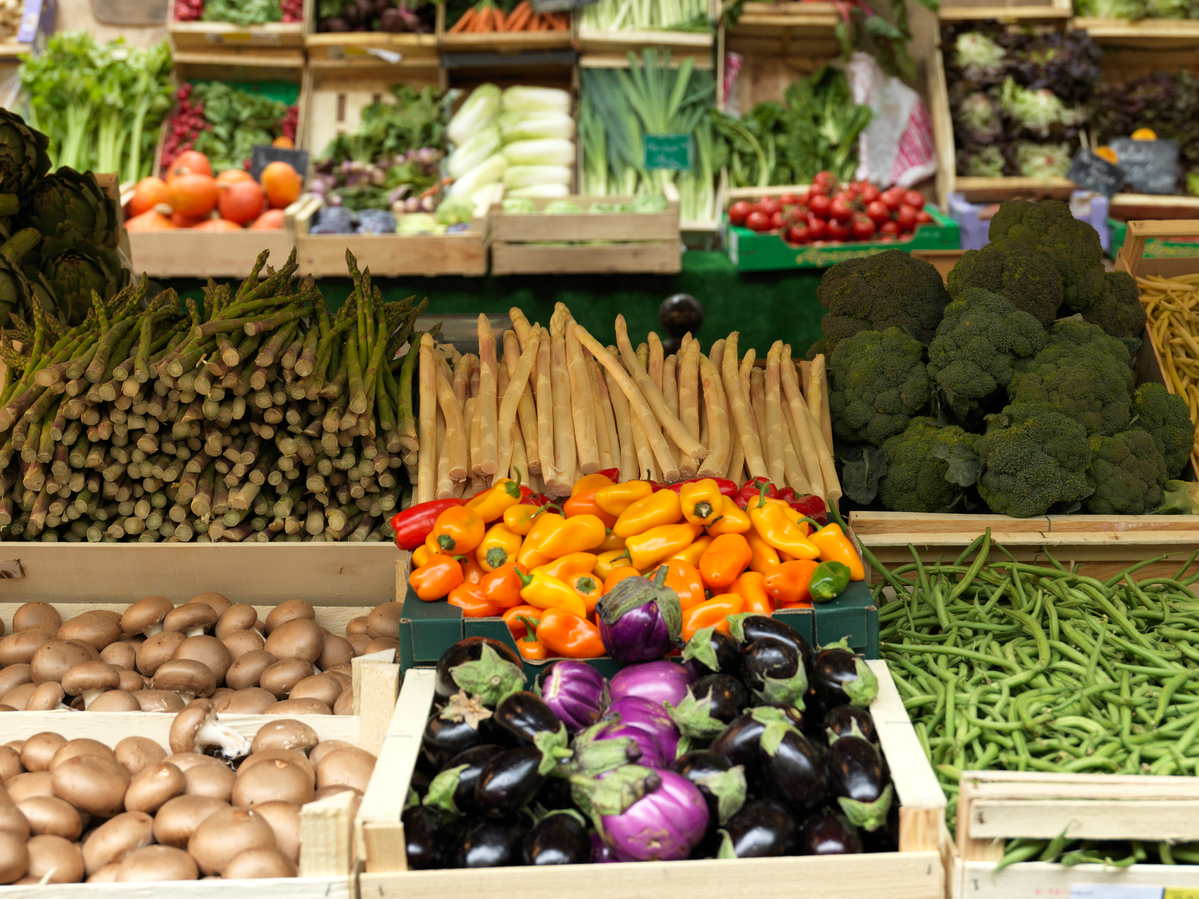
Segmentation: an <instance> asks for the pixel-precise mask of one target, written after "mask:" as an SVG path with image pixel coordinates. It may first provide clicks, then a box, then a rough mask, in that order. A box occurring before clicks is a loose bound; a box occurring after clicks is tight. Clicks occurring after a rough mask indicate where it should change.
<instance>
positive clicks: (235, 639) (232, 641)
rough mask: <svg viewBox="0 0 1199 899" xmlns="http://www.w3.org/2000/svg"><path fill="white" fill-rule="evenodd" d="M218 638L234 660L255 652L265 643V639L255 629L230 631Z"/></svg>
mask: <svg viewBox="0 0 1199 899" xmlns="http://www.w3.org/2000/svg"><path fill="white" fill-rule="evenodd" d="M220 639H221V642H222V643H223V644H225V648H226V649H227V650H229V655H231V656H233V659H234V661H236V660H237V659H240V658H241V657H242V656H244V655H246V654H248V653H251V652H257V651H259V650H261V649H262V647H264V646H265V645H266V640H264V639H263V637H262V634H260V633H258V631H256V630H246V631H230V632H229V633H227V634H225V635H224V636H223V637H221V638H220Z"/></svg>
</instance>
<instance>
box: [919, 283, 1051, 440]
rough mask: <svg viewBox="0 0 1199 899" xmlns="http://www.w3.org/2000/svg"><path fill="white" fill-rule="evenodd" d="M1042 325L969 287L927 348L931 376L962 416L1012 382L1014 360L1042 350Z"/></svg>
mask: <svg viewBox="0 0 1199 899" xmlns="http://www.w3.org/2000/svg"><path fill="white" fill-rule="evenodd" d="M1048 342H1049V337H1048V336H1047V335H1046V333H1045V329H1044V328H1043V327H1041V323H1040V322H1038V321H1037V320H1036V319H1035V318H1033V317H1032V316H1031V315H1030V314H1029V313H1027V312H1024V311H1022V310H1020V309H1017V308H1016V307H1015V306H1014V305H1013V304H1012V303H1011V302H1010V301H1009V300H1007V299H1006V298H1004V297H1001V296H999V295H998V294H994V293H991V292H989V291H986V290H983V289H982V288H981V287H970V288H967V289H965V290H961V291H959V292H958V294H957V299H955V300H954V301H953V302H952V303H950V304H949V305H948V306H947V307H946V308H945V318H943V319H942V320H941V325H940V327H938V328H937V336H936V337H934V338H933V342H932V344H931V345H930V346H929V348H928V376H929V377H930V378H931V379H932V380H933V382H934V383H935V384H936V386H937V387H938V388H939V389H940V390H941V392H942V394H943V395H944V396H945V400H946V402H947V403H948V404H949V407H950V408H951V409H953V411H954V414H955V415H957V416H958V417H959V418H963V419H964V418H966V417H967V416H969V415H970V413H972V412H973V411H974V410H975V409H977V408H979V406H981V405H983V404H984V403H985V401H986V399H987V398H988V397H989V396H991V395H992V394H993V393H995V391H997V390H1002V389H1003V388H1004V387H1006V386H1007V385H1008V383H1009V382H1010V381H1011V380H1012V375H1013V374H1014V373H1015V368H1014V366H1015V362H1016V360H1017V359H1019V358H1023V357H1026V356H1032V355H1035V354H1036V353H1038V352H1039V351H1040V350H1042V349H1044V347H1045V345H1046V344H1047V343H1048Z"/></svg>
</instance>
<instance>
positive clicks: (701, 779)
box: [670, 750, 746, 831]
mask: <svg viewBox="0 0 1199 899" xmlns="http://www.w3.org/2000/svg"><path fill="white" fill-rule="evenodd" d="M670 769H671V770H672V771H676V772H678V773H679V774H681V775H683V777H685V778H687V779H688V780H689V781H691V782H692V783H693V784H695V785H696V786H697V787H699V791H700V793H702V794H703V797H704V801H705V802H706V803H708V829H709V831H711V830H714V829H715V828H717V827H720V826H722V825H723V824H724V823H725V822H726V821H728V820H729V819H730V818H731V817H732V816H733V815H735V814H737V812H738V811H740V810H741V807H742V806H743V805H744V804H745V791H746V786H745V770H744V769H743V768H739V767H737V766H734V765H733V763H732V762H730V761H729V760H728V759H726V758H725V757H724V756H722V755H717V754H716V753H714V752H705V751H703V750H697V751H695V752H688V753H687V754H686V755H682V756H680V757H679V758H677V759H675V761H674V764H673V765H671V766H670Z"/></svg>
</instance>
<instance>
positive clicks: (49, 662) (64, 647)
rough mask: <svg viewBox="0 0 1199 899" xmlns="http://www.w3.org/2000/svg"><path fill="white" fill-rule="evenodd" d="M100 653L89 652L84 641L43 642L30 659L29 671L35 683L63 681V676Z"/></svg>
mask: <svg viewBox="0 0 1199 899" xmlns="http://www.w3.org/2000/svg"><path fill="white" fill-rule="evenodd" d="M98 656H99V653H95V652H94V651H93V652H88V651H87V649H86V648H85V647H84V645H83V644H82V643H68V642H66V641H65V640H51V641H50V642H48V643H45V644H43V645H42V646H41V647H40V648H39V649H38V651H37V652H35V653H34V654H33V658H32V659H30V660H29V672H30V674H31V675H32V676H33V682H34V683H35V684H43V683H45V682H46V681H54V682H55V683H62V676H63V675H64V674H66V673H67V672H68V671H69V670H70V669H71V668H73V667H75V666H76V665H79V664H81V663H83V662H90V661H91V660H92V659H93V658H94V657H98Z"/></svg>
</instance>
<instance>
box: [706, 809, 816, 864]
mask: <svg viewBox="0 0 1199 899" xmlns="http://www.w3.org/2000/svg"><path fill="white" fill-rule="evenodd" d="M725 831H726V832H727V834H728V839H727V841H725V842H724V843H723V844H722V846H721V850H720V857H721V858H773V857H775V856H780V855H797V854H798V852H799V825H798V824H796V823H795V818H794V817H792V815H791V813H790V812H789V811H787V809H786V807H785V806H784V805H783V804H782V803H779V802H775V801H774V800H773V799H757V800H754V801H753V802H747V803H745V807H744V808H742V809H741V811H739V812H738V813H737V814H735V815H734V816H733V817H732V818H731V819H730V820H729V822H728V824H726V825H725Z"/></svg>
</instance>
